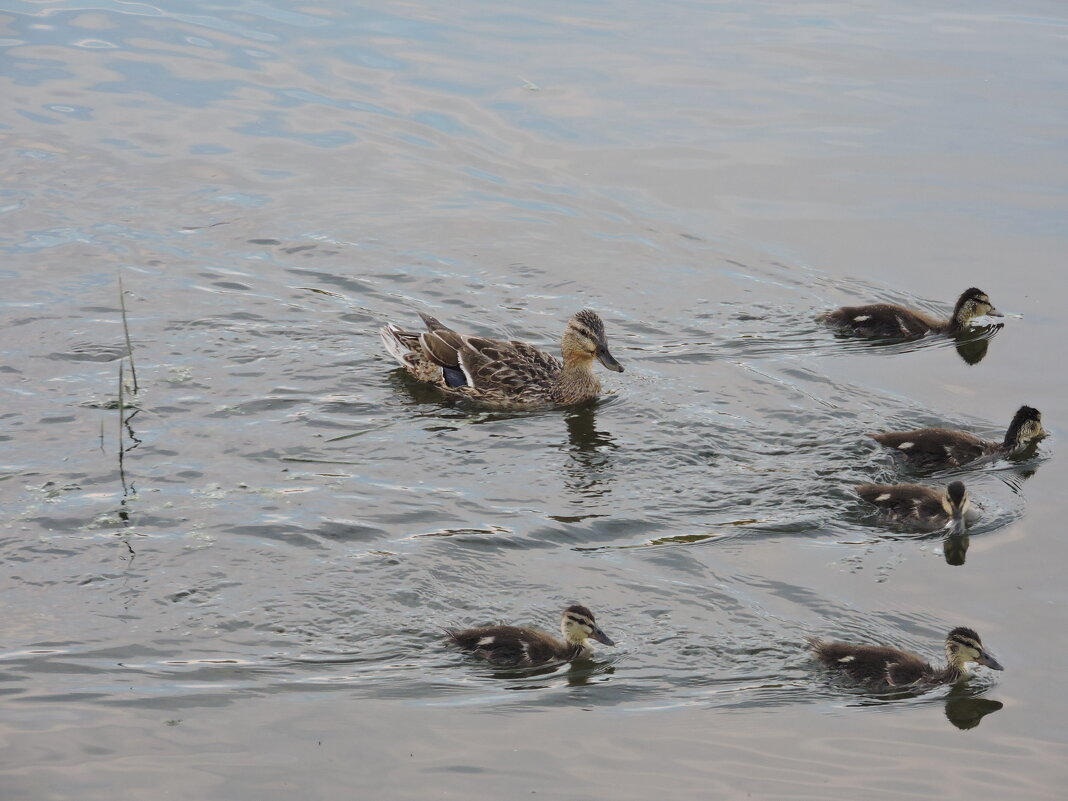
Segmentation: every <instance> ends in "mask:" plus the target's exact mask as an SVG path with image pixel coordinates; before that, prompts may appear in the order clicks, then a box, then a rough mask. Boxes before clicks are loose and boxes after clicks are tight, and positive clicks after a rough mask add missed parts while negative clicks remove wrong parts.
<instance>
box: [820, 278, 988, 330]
mask: <svg viewBox="0 0 1068 801" xmlns="http://www.w3.org/2000/svg"><path fill="white" fill-rule="evenodd" d="M984 316H985V317H1002V316H1003V315H1002V314H1001V312H999V311H998V310H997V309H995V308H994V307H993V305H991V303H990V298H989V297H988V296H987V294H986V293H985V292H983V291H982V290H981V289H976V288H975V287H972V288H971V289H968V290H965V292H964V293H963V294H962V295H961V296H960V298H958V299H957V305H956V306H955V307H954V309H953V314H952V315H951V316H950V318H949V319H948V320H939V319H936V318H934V317H932V316H930V315H929V314H924V313H923V312H918V311H913V310H912V309H906V308H905V307H904V306H898V305H896V304H893V303H875V304H872V305H870V306H843V307H842V308H840V309H835V310H834V311H830V312H826V313H824V314H822V315H820V317H819V320H820V321H821V322H825V323H828V324H830V325H833V326H835V327H837V328H841V329H843V330H846V331H849V332H850V333H853V334H858V335H859V336H866V337H903V338H906V339H911V338H914V337H922V336H923V335H925V334H932V333H934V334H956V333H958V332H960V331H962V330H964V329H965V328H967V327H968V325H969V324H970V323H971V321H972V320H973V319H975V318H976V317H984Z"/></svg>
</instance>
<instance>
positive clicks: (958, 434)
mask: <svg viewBox="0 0 1068 801" xmlns="http://www.w3.org/2000/svg"><path fill="white" fill-rule="evenodd" d="M1045 433H1046V432H1045V431H1044V430H1043V428H1042V413H1041V412H1039V411H1038V410H1037V409H1034V408H1032V407H1030V406H1021V407H1020V408H1019V409H1018V410H1017V412H1016V415H1015V416H1014V417H1013V419H1012V423H1010V424H1009V428H1008V431H1006V432H1005V439H1004V440H1003V441H1001V442H990V441H988V440H983V439H980V438H979V437H977V436H975V435H974V434H969V433H968V432H967V431H955V430H953V429H949V428H920V429H916V430H915V431H890V432H887V433H885V434H872V435H871V437H872V439H874V440H875V441H876V442H878V443H879V444H880V445H885V446H886V447H887V448H893V449H894V450H895V452H896V453H898V454H900V455H901V456H903V457H904V458H905V459H907V460H908V461H911V462H916V463H921V464H932V465H935V464H937V465H944V466H950V467H955V466H958V465H962V464H967V463H968V462H973V461H975V460H976V459H980V458H982V457H984V456H995V455H996V456H1007V455H1011V454H1013V453H1016V452H1018V451H1021V450H1023V449H1024V448H1026V447H1027V446H1028V445H1029V444H1030V443H1031V441H1032V440H1035V439H1037V438H1038V437H1041V436H1044V435H1045Z"/></svg>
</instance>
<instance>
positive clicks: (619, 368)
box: [597, 345, 623, 373]
mask: <svg viewBox="0 0 1068 801" xmlns="http://www.w3.org/2000/svg"><path fill="white" fill-rule="evenodd" d="M597 359H598V361H600V362H601V364H603V365H604V366H605V367H607V368H608V369H609V370H612V371H614V372H616V373H622V372H623V365H622V364H620V363H619V362H617V361H616V360H615V359H614V358H613V357H612V354H611V353H609V352H608V348H606V347H605V346H604V345H599V346H598V347H597Z"/></svg>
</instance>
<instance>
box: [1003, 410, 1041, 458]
mask: <svg viewBox="0 0 1068 801" xmlns="http://www.w3.org/2000/svg"><path fill="white" fill-rule="evenodd" d="M1045 435H1046V430H1045V429H1044V428H1042V412H1040V411H1039V410H1038V409H1035V408H1034V407H1033V406H1021V407H1020V408H1019V409H1017V411H1016V415H1015V416H1014V417H1013V418H1012V422H1011V423H1010V424H1009V430H1008V431H1006V432H1005V443H1004V445H1005V447H1006V448H1009V449H1010V450H1016V449H1018V448H1021V447H1023V446H1024V445H1026V444H1027V443H1028V442H1030V441H1031V440H1033V439H1038V438H1039V437H1044V436H1045Z"/></svg>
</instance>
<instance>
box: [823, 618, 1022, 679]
mask: <svg viewBox="0 0 1068 801" xmlns="http://www.w3.org/2000/svg"><path fill="white" fill-rule="evenodd" d="M808 643H809V645H810V646H811V647H812V650H813V653H814V654H815V655H816V657H817V658H818V659H819V660H820V661H821V662H823V664H824V665H826V666H827V667H829V668H832V669H833V670H837V671H839V672H841V673H843V674H845V675H846V676H848V677H849V678H850V679H852V680H853V681H855V682H857V683H858V684H863V685H865V686H866V687H868V688H869V689H873V690H892V689H902V688H909V687H932V686H935V685H938V684H955V683H956V682H958V681H961V680H962V679H965V678H967V677H968V675H969V672H968V663H969V662H977V663H978V664H980V665H986V666H987V667H989V668H991V669H993V670H1003V668H1002V666H1001V664H1000V663H999V662H998V661H997V660H996V659H995V658H994V657H993V656H992V655H991V654H990V653H989V652H988V651H986V650H985V649H984V648H983V643H982V641H981V640H980V639H979V635H978V634H976V633H975V632H974V631H973V630H972V629H968V628H963V627H962V628H955V629H953V631H951V632H950V633H949V634H948V635H947V636H946V644H945V648H946V662H947V664H946V666H945V667H942V668H936V667H932V665H931V663H930V662H928V661H927V660H925V659H923V658H922V657H920V656H917V655H916V654H914V653H910V652H909V651H902V650H900V649H898V648H886V647H884V646H880V645H853V644H850V643H843V642H824V641H823V640H820V639H818V638H815V637H809V638H808Z"/></svg>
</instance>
